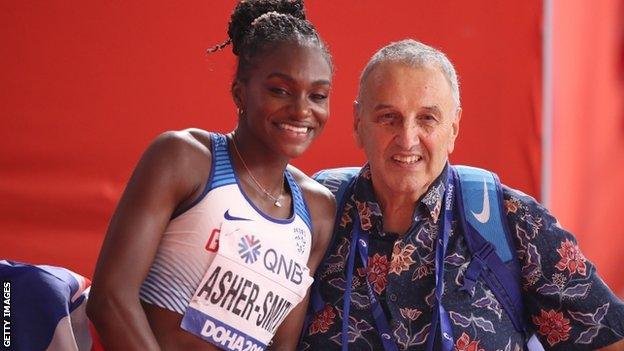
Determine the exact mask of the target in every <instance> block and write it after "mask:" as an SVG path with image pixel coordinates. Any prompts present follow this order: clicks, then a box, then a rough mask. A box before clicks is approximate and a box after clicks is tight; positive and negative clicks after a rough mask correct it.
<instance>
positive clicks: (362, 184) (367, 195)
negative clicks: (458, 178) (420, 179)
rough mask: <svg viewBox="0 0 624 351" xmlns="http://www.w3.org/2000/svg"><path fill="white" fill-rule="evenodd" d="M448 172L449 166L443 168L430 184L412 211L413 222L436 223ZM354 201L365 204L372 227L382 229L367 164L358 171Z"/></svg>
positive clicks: (379, 209)
mask: <svg viewBox="0 0 624 351" xmlns="http://www.w3.org/2000/svg"><path fill="white" fill-rule="evenodd" d="M448 172H449V164H448V162H447V164H446V165H445V166H444V168H443V169H442V172H441V173H440V175H439V176H438V177H437V178H436V179H435V180H434V181H433V183H431V185H430V186H429V188H428V189H427V191H426V192H425V194H424V195H423V196H421V198H420V199H419V200H418V205H417V206H416V209H415V210H414V214H413V220H414V222H418V221H420V220H423V219H425V218H426V217H429V218H431V219H432V220H433V222H434V223H435V222H437V221H438V218H439V216H440V210H441V209H442V198H443V196H444V191H445V180H446V178H447V174H448ZM354 195H355V200H356V201H359V202H361V203H365V204H367V205H368V207H369V208H370V210H371V211H370V212H371V213H370V214H371V216H370V218H371V220H372V222H373V225H374V226H377V227H378V229H381V228H382V218H381V208H380V207H379V205H378V203H377V199H376V198H375V192H374V190H373V184H372V181H371V172H370V165H369V164H368V163H367V164H366V165H364V167H362V170H361V171H360V174H359V177H358V181H357V182H356V184H355V194H354Z"/></svg>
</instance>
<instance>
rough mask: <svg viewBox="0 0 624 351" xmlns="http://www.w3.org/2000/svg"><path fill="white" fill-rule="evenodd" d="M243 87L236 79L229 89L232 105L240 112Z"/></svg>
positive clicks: (243, 99)
mask: <svg viewBox="0 0 624 351" xmlns="http://www.w3.org/2000/svg"><path fill="white" fill-rule="evenodd" d="M244 88H245V87H244V85H243V83H242V82H241V81H239V80H238V79H237V80H235V81H233V82H232V87H231V88H230V92H231V93H232V99H233V100H234V104H236V107H237V108H238V109H240V110H242V109H243V107H244V104H243V101H245V89H244Z"/></svg>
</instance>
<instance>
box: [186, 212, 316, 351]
mask: <svg viewBox="0 0 624 351" xmlns="http://www.w3.org/2000/svg"><path fill="white" fill-rule="evenodd" d="M263 225H264V226H266V227H267V228H263ZM273 228H274V227H273ZM290 246H292V245H285V244H284V239H283V238H277V237H275V233H274V232H272V230H271V226H270V225H269V224H265V223H255V222H249V223H247V222H246V223H242V222H229V221H225V222H223V224H222V226H221V233H220V236H219V250H218V252H217V254H216V256H215V258H214V260H213V261H212V263H211V265H210V267H209V268H208V271H207V272H206V274H205V275H204V278H203V279H202V280H201V283H200V284H199V287H198V288H197V291H195V294H193V297H192V298H191V301H190V302H189V305H188V307H187V309H186V312H185V313H184V317H183V319H182V324H181V327H182V329H184V330H186V331H188V332H190V333H193V334H195V335H197V336H199V337H201V338H202V339H204V340H206V341H208V342H210V343H212V344H214V345H216V346H218V347H220V348H223V349H226V350H239V351H254V350H264V349H265V348H266V347H267V345H268V343H269V341H270V340H271V339H272V338H273V335H275V331H276V330H277V328H278V326H279V325H280V324H281V322H282V321H283V320H284V318H285V317H286V316H287V315H288V313H289V312H290V311H291V310H292V309H293V308H294V307H295V306H296V305H297V304H298V303H299V302H301V300H303V298H304V297H305V294H306V292H307V290H308V287H309V286H310V285H311V284H312V281H313V278H312V277H310V273H309V269H308V267H307V259H308V255H307V254H306V255H302V254H301V253H299V252H297V250H292V249H288V247H290Z"/></svg>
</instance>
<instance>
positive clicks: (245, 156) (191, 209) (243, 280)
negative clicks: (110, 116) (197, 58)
mask: <svg viewBox="0 0 624 351" xmlns="http://www.w3.org/2000/svg"><path fill="white" fill-rule="evenodd" d="M228 35H229V38H230V39H229V40H228V41H227V42H226V43H224V44H223V45H219V46H217V47H216V50H218V49H222V48H223V47H224V46H225V45H227V44H229V43H230V42H231V44H232V47H233V52H234V54H235V55H236V56H237V57H238V64H237V70H236V75H235V77H234V81H233V83H232V88H231V92H232V97H233V99H234V102H235V104H236V106H237V108H238V125H237V127H236V129H235V130H234V131H232V132H231V133H229V134H227V135H220V134H217V133H210V132H207V131H203V130H199V129H189V130H184V131H174V132H167V133H164V134H162V135H161V136H159V137H158V138H157V139H156V140H155V141H154V142H153V143H152V144H151V145H150V146H149V148H148V149H147V151H146V152H145V153H144V155H143V156H142V158H141V160H140V161H139V163H138V165H137V166H136V169H135V170H134V173H133V175H132V177H131V179H130V181H129V183H128V185H127V188H126V190H125V192H124V194H123V196H122V198H121V200H120V202H119V204H118V206H117V209H116V211H115V213H114V215H113V217H112V219H111V222H110V225H109V228H108V231H107V234H106V238H105V240H104V244H103V246H102V251H101V253H100V256H99V259H98V263H97V267H96V271H95V276H94V280H93V285H92V290H91V296H90V299H89V303H88V307H87V313H88V315H89V317H90V319H91V320H92V321H93V323H94V325H95V327H96V329H97V331H98V333H99V335H100V338H101V339H102V343H103V344H104V346H105V347H106V348H107V349H111V350H113V349H114V350H118V349H119V350H122V349H123V350H157V349H165V350H215V349H232V350H244V349H250V350H253V349H263V348H264V347H265V346H266V345H267V344H270V342H268V340H267V338H268V339H270V338H271V337H272V336H273V334H274V337H273V341H272V346H271V347H274V348H276V349H294V348H295V347H296V343H297V341H298V337H299V334H300V330H301V327H302V324H303V318H304V315H305V309H306V306H307V294H306V292H307V287H308V286H309V284H310V282H311V278H310V276H311V275H313V273H314V271H315V269H316V268H317V266H318V264H319V262H320V260H321V258H322V256H323V254H324V252H325V249H326V246H327V243H328V241H329V236H330V235H331V230H332V226H333V221H334V212H335V203H334V199H333V197H332V195H331V193H329V192H328V191H327V190H326V189H324V188H323V187H322V186H320V185H319V184H317V183H315V182H314V181H312V180H311V179H310V178H308V177H307V176H305V175H304V174H303V173H302V172H300V171H298V170H297V169H295V168H294V167H292V166H289V165H288V162H289V160H290V159H291V158H294V157H297V156H299V155H301V154H302V153H303V152H304V151H305V150H306V149H307V148H308V146H309V145H310V143H311V142H312V141H313V140H314V139H315V138H316V137H317V136H318V135H319V134H320V133H321V131H322V130H323V127H324V125H325V122H326V121H327V118H328V114H329V93H330V88H331V79H332V63H331V58H330V55H329V53H328V51H327V49H326V47H325V44H324V43H323V41H322V40H321V38H320V37H319V35H318V33H317V32H316V30H315V29H314V27H313V26H312V24H311V23H310V22H308V21H307V20H306V19H305V12H304V8H303V4H302V1H301V0H299V1H288V0H281V1H279V0H267V1H241V2H240V3H239V4H238V5H237V6H236V8H235V10H234V12H233V13H232V17H231V21H230V24H229V28H228ZM301 301H302V302H301ZM295 306H296V307H295ZM249 326H252V327H249ZM245 328H247V329H245ZM258 335H259V336H258Z"/></svg>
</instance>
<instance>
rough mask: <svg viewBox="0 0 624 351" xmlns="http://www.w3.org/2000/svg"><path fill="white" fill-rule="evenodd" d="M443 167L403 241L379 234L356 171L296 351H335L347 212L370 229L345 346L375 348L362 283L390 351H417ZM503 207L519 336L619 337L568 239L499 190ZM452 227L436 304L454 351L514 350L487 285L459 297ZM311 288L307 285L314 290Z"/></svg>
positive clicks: (616, 305) (621, 321) (460, 266)
mask: <svg viewBox="0 0 624 351" xmlns="http://www.w3.org/2000/svg"><path fill="white" fill-rule="evenodd" d="M447 171H448V170H447V168H445V169H444V171H443V173H442V174H441V175H440V177H438V179H437V180H436V181H435V182H434V183H433V184H432V185H431V186H430V188H429V189H428V191H427V193H426V194H425V195H424V196H423V197H422V198H421V200H420V202H419V203H418V205H417V206H416V210H415V212H414V216H413V223H412V226H411V228H410V229H409V230H408V232H407V233H406V234H405V235H402V236H399V235H397V234H394V233H384V231H383V223H382V220H383V219H382V216H381V210H380V207H379V205H378V204H377V201H376V200H375V196H374V193H373V190H372V183H371V180H370V168H369V167H368V165H367V166H365V167H363V168H362V171H361V172H360V174H359V176H358V178H357V180H356V182H355V184H354V187H353V191H352V193H348V194H346V195H345V198H346V199H348V200H347V201H346V203H345V206H344V208H342V209H340V210H341V212H340V213H339V216H341V217H340V221H339V222H338V223H337V226H336V228H335V233H334V241H333V244H332V246H331V247H330V248H329V251H328V254H327V256H326V258H325V261H324V262H323V263H322V264H321V266H320V267H319V269H318V271H317V275H316V281H317V283H318V284H319V289H320V293H321V297H322V300H323V302H324V303H325V305H324V308H323V309H321V310H320V311H318V312H317V313H316V314H315V315H314V316H313V318H312V320H311V322H310V324H309V326H308V327H307V329H306V330H304V332H303V338H302V342H301V343H300V345H299V349H301V350H325V351H328V350H339V349H340V345H341V334H342V330H341V329H342V306H343V295H344V292H345V285H346V283H345V282H346V277H345V271H346V266H347V256H348V253H349V249H350V240H351V235H352V227H353V222H354V216H356V215H358V214H359V216H360V218H361V226H362V230H367V231H369V233H370V239H369V240H370V242H369V249H368V255H369V259H368V267H362V264H361V261H360V260H359V259H356V260H355V268H354V273H353V283H352V292H351V304H350V315H349V336H348V340H349V349H352V350H383V346H382V343H381V340H380V336H379V332H378V331H377V329H376V328H375V322H374V318H373V315H372V312H371V304H370V301H369V297H368V296H369V295H368V290H367V289H368V288H367V284H366V281H365V279H368V281H369V283H370V286H371V288H372V289H373V290H374V291H375V293H376V294H377V295H378V297H379V300H380V302H381V306H382V308H383V309H384V312H385V314H386V317H387V320H388V322H389V325H390V328H391V332H392V334H393V337H394V340H395V341H396V344H397V346H398V348H399V349H400V350H424V349H425V347H426V344H427V338H428V336H429V332H430V328H431V320H432V313H433V306H434V303H435V294H434V291H435V266H434V265H435V245H434V243H435V242H436V239H437V237H438V235H439V233H438V229H439V224H440V218H439V217H440V212H441V211H440V210H441V207H442V206H441V205H442V198H443V195H444V192H445V189H444V188H445V184H444V181H443V180H444V179H446V172H447ZM503 193H504V208H505V212H506V217H507V218H506V219H507V223H508V225H509V226H510V233H512V237H513V238H514V240H515V243H514V245H515V248H516V251H517V256H518V259H519V260H520V267H521V269H522V280H521V284H522V294H523V303H524V309H525V316H524V317H525V320H526V324H527V326H528V327H529V329H530V330H529V333H530V334H535V335H536V336H537V337H538V338H539V340H540V342H541V343H542V344H543V346H544V348H545V349H547V350H549V349H552V350H593V349H595V348H599V347H602V346H605V345H608V344H611V343H613V342H615V341H617V340H619V339H622V338H624V304H623V303H622V302H621V301H620V300H619V299H618V298H617V297H616V296H614V295H613V293H612V292H611V291H610V290H609V288H608V287H607V286H606V285H605V284H604V282H603V281H602V280H601V279H600V277H599V276H598V275H597V274H596V269H595V267H594V266H593V265H592V264H591V262H589V261H588V260H586V259H585V257H584V256H583V254H582V253H581V252H580V251H579V248H578V245H577V243H576V240H575V238H574V237H573V236H572V234H570V233H568V232H566V231H565V230H564V229H562V228H561V227H560V226H559V224H558V222H557V220H556V219H555V218H554V217H552V216H551V215H550V214H549V213H548V211H547V210H546V209H545V208H544V207H542V206H541V205H540V204H538V203H537V202H536V201H535V200H534V199H533V198H531V197H529V196H527V195H525V194H523V193H521V192H519V191H516V190H513V189H510V188H508V187H505V186H504V187H503ZM470 260H471V253H470V251H469V250H468V248H467V246H466V242H465V240H464V236H463V232H462V230H461V227H458V226H457V225H456V223H455V222H454V223H453V225H452V229H451V232H450V237H449V243H448V248H447V252H446V255H445V269H446V271H445V272H444V283H445V289H444V294H443V296H442V303H443V305H444V307H445V309H446V311H448V313H449V315H450V319H451V324H452V328H453V340H454V342H455V350H471V351H482V350H505V351H507V350H522V349H524V345H525V344H526V340H525V336H523V335H522V334H521V333H519V332H517V331H516V330H515V329H514V326H513V324H512V322H511V320H510V318H509V317H508V316H507V314H506V313H505V311H504V310H503V309H502V307H501V305H500V304H499V302H498V301H497V300H496V298H495V297H494V295H493V293H492V291H491V290H490V289H489V288H488V286H487V285H486V284H485V283H484V282H483V281H481V280H480V279H479V281H478V282H477V284H476V285H475V286H476V289H474V290H473V291H472V292H471V293H469V292H466V291H460V290H459V288H460V287H461V286H462V282H463V272H464V271H465V269H466V267H467V266H468V264H469V263H470ZM317 283H315V284H317Z"/></svg>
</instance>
